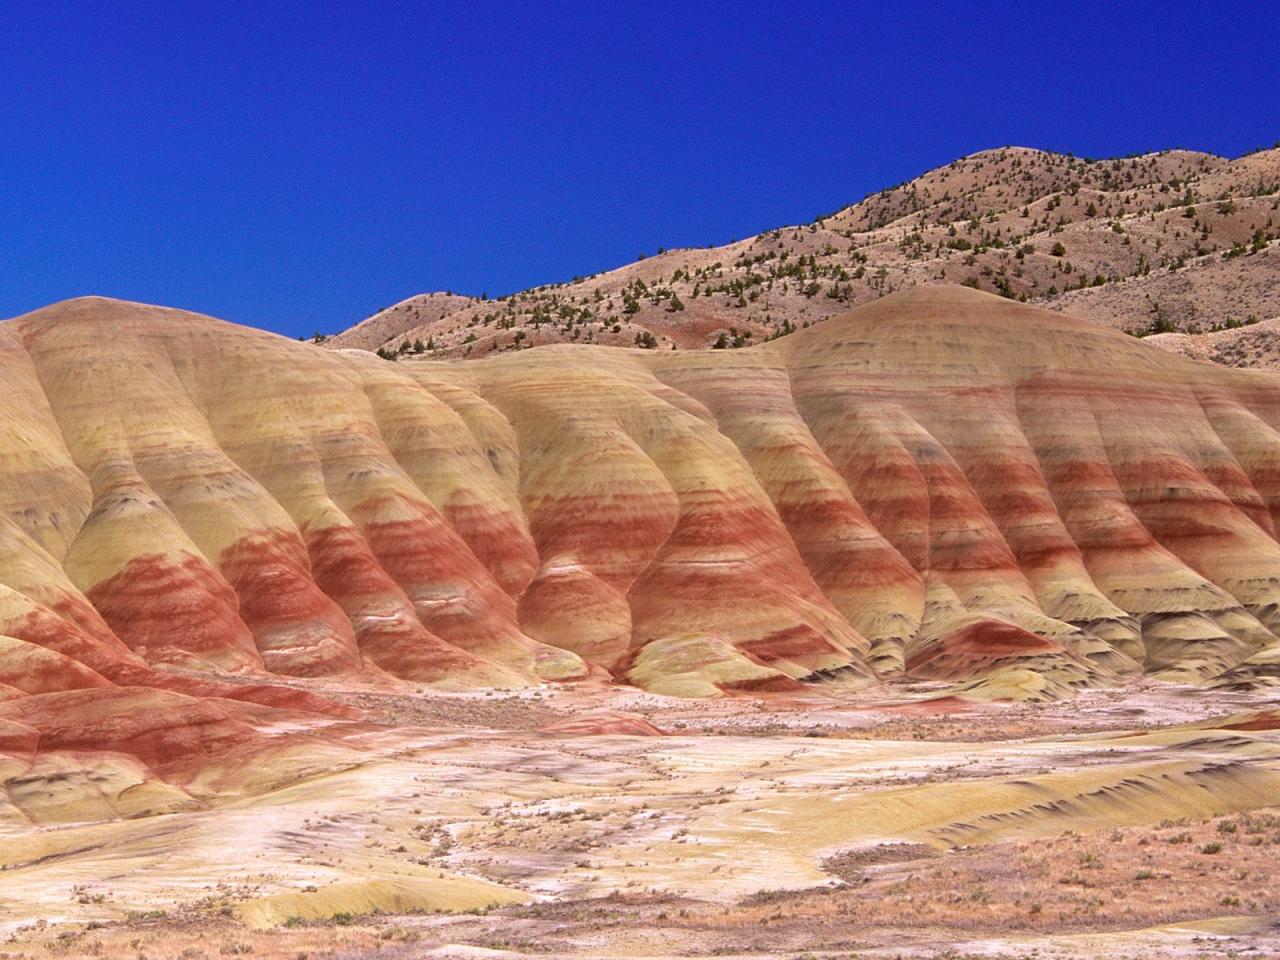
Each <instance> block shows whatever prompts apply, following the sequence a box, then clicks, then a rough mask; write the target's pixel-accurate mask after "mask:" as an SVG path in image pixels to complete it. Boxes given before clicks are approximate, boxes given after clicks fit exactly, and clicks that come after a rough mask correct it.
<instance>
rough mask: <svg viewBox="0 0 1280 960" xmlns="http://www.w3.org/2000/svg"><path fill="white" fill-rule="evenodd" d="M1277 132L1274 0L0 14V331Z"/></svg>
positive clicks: (490, 264) (671, 242) (617, 243)
mask: <svg viewBox="0 0 1280 960" xmlns="http://www.w3.org/2000/svg"><path fill="white" fill-rule="evenodd" d="M1278 139H1280V17H1278V16H1277V15H1276V8H1275V5H1274V4H1273V3H1215V4H1208V3H1198V4H1179V3H1163V4H1156V3H1151V4H1146V3H1141V4H1139V3H1125V2H1117V0H1112V2H1109V3H1091V2H1086V0H1078V2H1074V3H1070V4H1039V3H1033V2H1024V3H1016V4H1014V3H1011V4H996V3H983V4H979V3H958V2H952V3H937V2H935V3H927V4H926V3H910V2H899V3H876V4H870V3H868V4H857V3H844V4H837V3H833V4H805V3H793V2H792V3H779V2H777V0H774V2H770V3H755V2H743V3H735V4H720V3H679V4H676V3H666V2H662V0H651V2H648V3H636V4H627V3H601V2H596V3H520V4H517V3H485V2H470V3H458V4H450V3H370V4H368V5H367V6H366V5H359V4H333V5H328V6H326V5H323V4H319V3H306V4H288V3H263V4H245V3H220V2H217V0H201V2H198V3H197V2H194V0H193V2H189V3H168V4H160V3H153V4H140V3H130V2H128V0H119V2H114V3H101V4H95V3H65V4H57V5H54V4H38V3H28V4H4V5H3V6H2V7H0V316H13V315H16V314H18V313H22V312H25V311H26V310H30V309H34V308H36V307H38V306H42V305H44V304H46V303H49V302H52V301H55V300H60V299H65V298H67V297H72V296H77V295H81V294H89V293H97V294H104V295H108V296H117V297H126V298H130V299H136V300H144V301H149V302H156V303H164V304H168V305H172V306H179V307H184V308H187V309H192V310H200V311H203V312H206V313H212V314H215V315H217V316H221V317H225V318H227V319H230V320H235V321H237V322H240V323H248V324H253V325H255V326H261V327H266V328H268V329H273V330H277V331H279V332H282V333H286V334H289V335H298V334H310V333H311V332H312V331H315V330H319V331H325V332H333V331H336V330H338V329H341V328H342V327H344V326H347V325H349V324H350V323H352V322H354V321H355V320H358V319H360V318H361V317H363V316H365V315H367V314H369V313H371V312H372V311H374V310H376V309H378V308H380V307H382V306H385V305H387V304H389V303H393V302H395V301H396V300H399V299H402V298H404V297H406V296H409V295H411V294H413V293H417V292H422V291H427V290H443V289H449V290H455V291H461V292H469V293H480V292H482V291H484V292H488V293H489V294H490V295H498V294H501V293H507V292H511V291H513V290H517V289H520V288H522V287H525V286H529V285H532V284H535V283H539V282H546V281H553V280H560V279H568V278H570V277H572V276H573V275H574V274H586V273H591V272H594V271H596V270H601V269H607V268H609V267H612V266H617V265H619V264H621V263H625V262H629V261H631V260H633V259H634V258H635V256H636V255H637V254H638V253H640V252H641V251H646V252H652V251H653V250H655V249H656V248H657V247H658V246H659V245H662V246H667V247H673V246H687V245H703V244H719V243H725V242H728V241H729V240H731V239H734V238H737V237H742V236H746V235H748V234H751V233H756V232H758V231H760V230H763V229H766V228H769V227H773V226H777V225H780V224H784V223H790V222H797V221H807V220H809V219H812V218H813V217H814V216H815V215H817V214H819V213H823V212H827V211H830V210H832V209H835V208H838V207H840V206H843V205H845V204H847V203H850V202H853V201H855V200H857V199H859V198H861V197H862V196H863V195H864V194H866V193H868V192H871V191H874V190H877V189H880V188H882V187H885V186H889V185H892V184H894V183H897V182H900V181H902V180H905V179H909V178H910V177H912V176H915V175H916V174H918V173H920V172H922V171H923V170H925V169H927V168H929V167H932V166H937V165H939V164H942V163H946V162H948V161H950V160H952V159H954V158H956V157H958V156H960V155H962V154H965V153H970V152H972V151H975V150H979V149H983V148H986V147H993V146H1000V145H1003V144H1009V143H1015V144H1023V145H1028V146H1036V147H1045V148H1049V149H1054V150H1063V151H1073V152H1075V153H1077V154H1083V155H1091V156H1100V155H1110V154H1124V153H1129V152H1140V151H1146V150H1153V149H1159V148H1163V147H1171V146H1182V147H1190V148H1197V149H1204V150H1210V151H1214V152H1217V153H1222V154H1229V155H1236V154H1240V153H1243V152H1245V151H1248V150H1251V149H1253V148H1255V147H1258V146H1261V145H1264V144H1268V145H1269V144H1271V143H1273V142H1275V141H1276V140H1278Z"/></svg>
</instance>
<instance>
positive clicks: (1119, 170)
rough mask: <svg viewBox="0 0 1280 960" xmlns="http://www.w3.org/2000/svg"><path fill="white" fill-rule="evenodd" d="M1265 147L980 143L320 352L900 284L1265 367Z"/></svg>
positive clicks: (529, 334) (1273, 193) (760, 329)
mask: <svg viewBox="0 0 1280 960" xmlns="http://www.w3.org/2000/svg"><path fill="white" fill-rule="evenodd" d="M1277 237H1280V148H1272V149H1269V150H1259V151H1257V152H1255V153H1252V154H1248V155H1246V156H1243V157H1239V158H1236V159H1234V160H1230V159H1227V158H1224V157H1218V156H1214V155H1212V154H1207V153H1197V152H1195V151H1190V150H1168V151H1164V152H1161V153H1153V154H1146V155H1142V156H1131V157H1123V158H1110V159H1105V160H1096V159H1087V158H1081V157H1074V156H1068V155H1064V154H1056V153H1050V152H1046V151H1043V150H1031V149H1026V148H1022V147H1005V148H1001V149H996V150H986V151H983V152H981V153H976V154H973V155H971V156H968V157H964V158H962V159H960V160H957V161H955V162H954V163H951V164H948V165H947V166H945V167H941V168H939V169H936V170H932V171H929V172H928V173H925V174H924V175H922V176H920V177H918V178H916V179H914V180H911V181H910V182H908V183H905V184H902V185H900V186H897V187H893V188H891V189H888V190H884V191H882V192H880V193H876V194H873V195H871V196H869V197H867V198H866V199H864V200H862V201H860V202H858V203H855V204H853V205H852V206H849V207H846V208H844V209H842V210H838V211H836V212H834V213H831V214H828V215H825V216H820V217H817V218H816V219H814V220H813V221H811V222H809V223H804V224H798V225H795V226H788V227H780V228H778V229H774V230H769V231H766V232H764V233H761V234H759V235H757V236H753V237H747V238H745V239H742V240H737V241H734V242H732V243H730V244H727V245H725V246H721V247H708V248H700V249H673V250H664V251H659V252H658V253H656V254H652V255H650V256H647V257H644V258H642V259H641V260H639V261H638V262H636V263H633V264H630V265H627V266H623V267H620V268H618V269H615V270H610V271H608V272H605V273H600V274H596V275H594V276H590V277H579V278H574V279H573V280H572V281H571V282H567V283H556V284H550V285H547V286H541V287H535V288H533V289H531V290H525V291H522V292H519V293H516V294H512V295H510V296H506V297H503V298H501V299H499V300H489V299H487V298H485V299H479V298H475V297H465V296H460V295H456V294H443V293H433V294H424V295H421V296H416V297H411V298H409V299H408V300H405V301H404V302H402V303H398V304H394V305H392V306H390V307H387V308H386V309H385V310H382V311H380V312H379V313H377V314H375V315H373V316H372V317H369V318H368V319H366V320H364V321H362V322H361V323H359V324H357V325H355V326H353V327H352V328H351V329H349V330H345V331H343V332H341V333H339V334H337V335H336V336H331V337H328V338H322V340H321V342H323V343H324V344H325V345H326V346H329V347H333V348H339V349H341V348H357V349H364V350H380V351H382V352H383V353H384V354H385V355H386V356H388V357H395V358H397V359H401V360H412V359H431V358H439V357H457V356H466V357H476V356H482V355H484V354H486V353H489V352H493V351H511V350H519V349H526V348H528V347H531V346H535V345H538V344H546V343H595V344H604V345H612V346H640V347H645V348H648V349H659V350H671V349H677V348H678V349H681V350H688V349H701V348H715V347H721V348H727V349H732V348H735V347H743V346H747V345H749V344H751V343H759V342H761V341H763V340H766V339H769V338H773V337H778V336H784V335H786V334H788V333H789V332H791V331H793V330H797V329H802V328H804V327H807V326H810V325H813V324H817V323H821V322H823V321H825V320H827V319H829V318H830V317H833V316H838V315H839V314H841V313H843V312H845V311H847V310H848V308H849V307H850V306H854V305H857V304H861V303H866V302H868V301H870V300H874V299H877V298H879V297H882V296H885V295H887V294H889V293H892V292H894V291H897V290H904V289H907V288H910V287H914V286H919V285H932V284H952V285H954V284H965V285H969V286H972V287H974V288H975V289H979V290H986V291H990V292H992V293H997V294H1000V295H1002V296H1005V297H1008V298H1011V299H1015V300H1019V301H1025V302H1031V303H1036V304H1039V305H1041V306H1045V307H1048V308H1050V309H1053V310H1057V311H1062V312H1064V313H1068V314H1070V315H1072V316H1078V317H1082V318H1085V319H1088V320H1092V321H1094V322H1096V323H1101V324H1105V325H1107V326H1111V327H1115V328H1117V329H1121V330H1125V331H1127V332H1129V333H1132V334H1135V335H1143V336H1145V335H1149V334H1163V333H1177V332H1182V333H1188V334H1191V335H1193V336H1195V335H1205V336H1206V339H1210V338H1211V339H1212V340H1213V345H1212V346H1204V347H1202V346H1201V345H1200V344H1199V343H1198V342H1197V341H1196V340H1195V339H1190V338H1186V337H1179V338H1162V339H1160V340H1158V341H1155V342H1156V343H1158V344H1159V345H1160V346H1164V347H1166V348H1168V349H1173V350H1176V351H1178V352H1185V353H1187V354H1188V355H1191V356H1194V357H1196V358H1197V359H1207V360H1211V361H1214V362H1219V363H1225V364H1228V365H1233V366H1273V365H1277V364H1280V350H1277V349H1276V348H1275V347H1274V346H1273V345H1272V344H1271V338H1270V337H1251V338H1249V339H1248V340H1246V341H1244V345H1240V344H1241V338H1242V337H1244V336H1246V331H1247V330H1248V328H1249V327H1250V326H1251V325H1252V324H1255V323H1258V322H1261V321H1268V320H1272V319H1275V318H1277V317H1280V260H1277V253H1276V250H1275V249H1274V248H1273V247H1272V246H1271V242H1272V241H1273V240H1275V239H1276V238H1277Z"/></svg>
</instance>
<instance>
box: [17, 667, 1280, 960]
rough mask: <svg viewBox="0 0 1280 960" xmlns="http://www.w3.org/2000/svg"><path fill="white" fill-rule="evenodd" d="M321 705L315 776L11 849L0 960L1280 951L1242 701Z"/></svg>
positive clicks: (1266, 769) (1268, 846) (536, 700)
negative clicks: (337, 754) (324, 716)
mask: <svg viewBox="0 0 1280 960" xmlns="http://www.w3.org/2000/svg"><path fill="white" fill-rule="evenodd" d="M320 687H321V688H322V689H325V690H326V692H328V693H329V694H330V695H331V696H333V697H334V698H335V699H339V700H345V701H348V702H351V703H354V704H357V705H359V707H360V708H361V709H362V710H364V711H365V717H366V719H365V720H364V721H362V722H360V723H346V724H341V725H338V729H334V728H332V727H330V728H328V735H329V736H330V737H331V738H332V739H333V740H334V741H339V740H340V741H342V742H343V743H344V744H345V749H346V750H348V751H349V752H348V753H347V755H346V756H343V757H341V758H333V759H332V760H331V763H332V769H330V770H329V771H328V772H326V773H324V774H315V775H311V776H307V777H304V778H300V779H297V780H293V781H290V782H286V783H282V784H280V785H278V786H276V787H274V788H261V789H258V790H254V791H252V792H249V793H244V794H229V795H226V796H223V797H221V798H219V799H217V800H211V801H207V802H205V803H202V804H199V805H193V806H192V807H191V808H190V809H186V810H181V811H172V812H169V813H167V814H164V815H154V816H135V817H134V818H131V819H107V820H94V821H92V822H85V821H82V820H75V821H72V822H66V823H50V824H46V825H45V826H43V827H42V828H41V829H39V830H33V829H32V828H31V827H30V826H29V825H25V824H8V825H5V826H4V827H3V828H0V836H3V837H4V840H5V842H4V844H3V845H2V846H0V851H3V852H2V853H0V862H2V863H3V875H2V876H0V908H2V909H0V957H15V958H16V957H28V958H30V957H45V956H105V957H116V956H127V957H134V956H139V955H141V956H146V957H149V958H184V960H195V958H201V957H205V958H214V957H222V956H236V955H252V956H254V957H264V958H280V960H283V958H288V960H296V958H299V957H303V956H306V957H308V958H314V960H320V958H337V957H343V958H355V957H382V958H409V957H512V958H516V957H596V958H604V957H651V958H659V957H661V958H676V957H700V956H729V957H777V956H783V957H800V956H803V957H813V958H819V957H821V958H829V957H830V958H834V957H839V958H847V957H849V956H860V957H861V956H866V957H900V956H901V957H927V956H928V957H931V956H946V957H957V956H975V957H976V956H1004V957H1032V956H1036V957H1076V956H1080V957H1108V958H1110V957H1122V956H1127V957H1135V958H1137V957H1143V958H1147V957H1225V956H1268V955H1271V954H1273V953H1274V952H1275V951H1277V950H1280V930H1277V929H1275V926H1274V924H1275V918H1276V917H1277V915H1278V914H1280V886H1278V885H1277V884H1276V882H1275V881H1276V873H1275V859H1276V850H1277V848H1278V846H1280V715H1278V714H1277V713H1276V712H1275V710H1274V699H1273V698H1270V705H1271V707H1272V709H1271V710H1270V711H1269V712H1268V711H1267V710H1265V709H1264V710H1261V711H1260V710H1259V708H1260V707H1265V705H1266V704H1267V703H1268V700H1269V698H1268V697H1267V696H1261V695H1259V694H1258V693H1242V692H1230V691H1216V692H1215V693H1214V694H1213V696H1212V697H1206V695H1205V691H1204V690H1203V689H1197V688H1191V687H1186V686H1168V685H1160V684H1152V683H1149V682H1148V683H1129V684H1126V685H1124V686H1123V687H1121V688H1116V689H1109V690H1101V691H1092V692H1088V693H1085V694H1082V695H1081V696H1080V697H1078V698H1076V699H1074V700H1072V701H1070V702H1069V704H1067V703H1059V704H1049V705H1046V704H1031V705H1021V706H1020V705H1017V704H990V703H979V702H972V701H966V700H963V699H958V698H954V697H948V696H945V694H941V692H940V691H939V690H937V689H936V688H934V689H931V688H930V687H929V685H924V686H921V685H918V684H900V685H893V686H890V687H886V688H885V689H882V690H877V691H875V692H874V693H871V694H867V693H863V694H861V695H858V696H848V695H842V694H839V693H834V692H832V691H829V690H813V691H809V692H806V693H804V694H802V695H797V696H789V697H780V696H776V695H775V696H765V697H763V698H761V697H750V698H746V697H744V698H732V699H727V700H718V701H710V702H708V701H688V700H683V701H681V700H671V699H668V698H664V697H657V696H654V695H651V694H643V693H639V692H635V691H626V690H618V689H616V688H612V689H611V688H608V687H605V686H599V685H586V686H582V685H579V686H575V687H571V688H566V687H550V688H547V689H545V690H542V691H533V692H528V691H526V692H519V693H511V692H497V691H494V692H488V693H470V694H463V693H459V694H438V693H429V692H428V693H421V694H412V693H405V692H400V693H389V692H386V691H368V690H366V691H364V692H360V691H359V690H358V688H353V687H350V686H347V687H346V688H345V689H341V688H340V685H336V684H332V683H325V684H321V685H320ZM1223 711H1228V712H1225V713H1224V712H1223ZM1231 711H1234V712H1231ZM384 724H385V726H384ZM659 725H661V726H659ZM304 726H305V724H304V723H302V722H299V723H298V724H297V725H296V727H295V730H301V729H303V727H304ZM272 735H274V736H276V737H278V738H282V737H285V736H287V734H285V732H284V731H282V730H278V729H277V730H276V731H274V732H273V734H272Z"/></svg>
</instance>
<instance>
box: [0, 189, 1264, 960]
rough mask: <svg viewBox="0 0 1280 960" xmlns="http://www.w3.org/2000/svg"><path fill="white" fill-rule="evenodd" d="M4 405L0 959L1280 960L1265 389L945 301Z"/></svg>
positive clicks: (1, 399) (191, 331)
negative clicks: (920, 959) (688, 343)
mask: <svg viewBox="0 0 1280 960" xmlns="http://www.w3.org/2000/svg"><path fill="white" fill-rule="evenodd" d="M1205 175H1206V176H1207V175H1208V173H1207V172H1206V174H1205ZM886 215H888V214H887V213H886ZM1179 216H1180V214H1179ZM1254 256H1256V257H1265V256H1271V253H1270V251H1269V250H1266V251H1261V252H1259V253H1258V254H1256V255H1254ZM0 377H2V378H3V383H4V386H5V390H4V391H3V392H2V393H0V408H2V409H3V413H4V416H3V417H2V418H0V502H2V503H3V511H0V838H2V842H0V958H6V957H14V958H16V957H25V958H33V957H45V956H65V957H84V956H105V957H115V956H125V957H129V958H135V957H139V956H141V957H146V958H149V960H160V958H164V960H169V958H181V960H198V958H201V957H205V958H213V957H223V956H244V955H252V956H255V957H276V958H293V960H299V958H303V957H306V958H307V960H318V958H326V960H330V958H332V960H339V958H345V960H354V958H369V957H385V958H409V957H422V956H427V957H430V956H437V957H504V956H506V957H513V956H514V957H520V956H538V957H556V956H572V957H650V958H662V957H667V958H674V957H694V956H738V957H777V956H782V957H804V956H809V957H815V958H816V957H823V958H829V957H840V958H847V957H849V956H879V957H897V956H904V957H907V956H947V957H963V956H1010V957H1031V956H1036V957H1040V958H1045V957H1054V956H1061V957H1067V956H1087V957H1099V958H1101V957H1108V958H1109V957H1116V956H1121V957H1123V956H1131V957H1135V958H1136V957H1143V958H1145V957H1180V958H1181V957H1199V956H1231V955H1237V956H1269V955H1275V954H1276V953H1280V933H1278V932H1277V929H1276V927H1275V923H1276V920H1277V917H1280V900H1278V898H1277V890H1280V883H1277V877H1276V870H1275V866H1274V862H1275V855H1274V852H1275V850H1276V848H1277V846H1278V845H1280V710H1278V709H1277V701H1276V690H1277V685H1278V684H1280V544H1278V543H1277V535H1276V532H1277V524H1280V380H1277V379H1276V378H1275V375H1274V374H1273V373H1270V372H1267V371H1260V370H1246V369H1235V368H1232V367H1228V366H1223V365H1219V364H1205V363H1198V362H1195V361H1194V360H1191V359H1188V358H1185V357H1182V356H1178V355H1177V354H1175V353H1172V352H1169V351H1166V350H1161V349H1159V348H1158V347H1157V346H1155V345H1153V344H1151V343H1149V342H1148V338H1136V337H1133V336H1129V335H1127V334H1126V333H1123V332H1121V331H1118V330H1115V329H1110V328H1108V327H1107V326H1106V325H1104V324H1098V323H1094V322H1092V321H1089V320H1083V319H1080V318H1077V317H1073V316H1070V315H1067V314H1063V313H1058V312H1054V311H1050V310H1047V309H1044V308H1043V307H1040V306H1037V305H1034V304H1030V303H1022V302H1019V301H1017V300H1016V299H1011V298H1008V297H1001V296H998V295H994V294H992V293H989V292H984V291H979V290H974V289H970V288H968V287H966V286H962V285H956V286H936V285H919V286H914V287H911V288H910V289H905V290H898V291H896V292H894V293H892V294H890V295H887V296H884V297H881V298H878V299H876V300H874V301H872V302H868V303H865V304H862V305H861V306H858V307H856V308H854V309H849V310H845V311H843V312H841V313H840V315H839V316H832V317H831V318H829V319H827V320H826V321H824V322H822V323H817V324H812V325H810V326H809V327H808V328H807V329H799V330H796V331H795V332H793V333H791V334H789V335H787V336H784V337H780V338H776V339H774V340H772V341H770V342H767V343H761V344H758V345H754V346H751V347H749V348H742V349H725V350H715V349H710V350H701V351H695V350H674V351H673V350H669V349H668V350H651V349H618V348H607V347H604V346H600V345H590V344H584V343H577V344H558V345H548V346H546V347H544V348H541V349H538V350H519V351H514V352H501V353H497V354H494V355H492V356H486V357H483V358H474V359H460V358H454V359H447V358H442V359H440V360H439V361H438V362H414V363H389V362H386V361H385V360H383V359H380V358H378V357H376V356H374V355H372V354H370V353H368V352H366V351H359V350H347V351H332V350H325V349H321V348H319V347H317V346H316V345H313V344H310V343H299V342H297V341H292V340H288V339H285V338H282V337H278V336H275V335H272V334H268V333H264V332H262V331H257V330H250V329H247V328H242V327H237V326H235V325H232V324H229V323H226V322H223V321H220V320H216V319H214V318H211V317H205V316H200V315H196V314H191V313H185V312H182V311H179V310H173V309H167V308H161V307H155V306H147V305H143V304H135V303H127V302H122V301H116V300H107V299H103V298H83V299H78V300H71V301H66V302H63V303H59V304H54V305H52V306H50V307H47V308H44V309H42V310H38V311H35V312H34V313H30V314H26V315H24V316H21V317H17V318H14V319H12V320H7V321H4V322H3V323H0Z"/></svg>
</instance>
